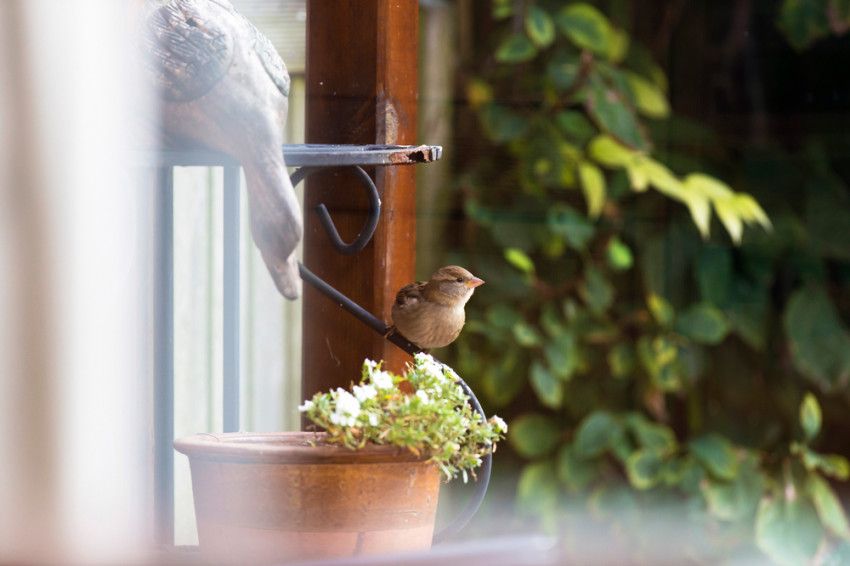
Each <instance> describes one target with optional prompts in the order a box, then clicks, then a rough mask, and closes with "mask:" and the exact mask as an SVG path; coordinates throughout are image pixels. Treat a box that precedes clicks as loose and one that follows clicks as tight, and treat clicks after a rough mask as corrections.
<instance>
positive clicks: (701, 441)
mask: <svg viewBox="0 0 850 566" xmlns="http://www.w3.org/2000/svg"><path fill="white" fill-rule="evenodd" d="M690 448H691V453H693V455H694V456H695V457H696V459H697V460H699V462H700V463H701V464H702V465H703V466H705V469H706V470H708V472H709V473H711V475H712V476H714V477H716V478H718V479H721V480H727V481H728V480H732V479H734V478H735V476H736V475H737V474H738V458H737V456H736V455H735V452H734V451H733V449H732V444H731V443H730V442H729V441H728V440H726V439H725V438H723V437H722V436H718V435H716V434H708V435H705V436H700V437H699V438H695V439H694V440H692V441H691V444H690Z"/></svg>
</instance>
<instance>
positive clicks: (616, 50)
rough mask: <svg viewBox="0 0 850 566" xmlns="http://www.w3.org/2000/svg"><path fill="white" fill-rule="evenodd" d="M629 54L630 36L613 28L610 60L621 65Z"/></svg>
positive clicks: (609, 48)
mask: <svg viewBox="0 0 850 566" xmlns="http://www.w3.org/2000/svg"><path fill="white" fill-rule="evenodd" d="M628 52H629V34H627V33H626V32H624V31H622V30H619V29H616V28H613V27H612V28H611V39H610V41H609V42H608V60H609V61H611V62H612V63H619V62H620V61H622V60H623V58H625V56H626V54H627V53H628Z"/></svg>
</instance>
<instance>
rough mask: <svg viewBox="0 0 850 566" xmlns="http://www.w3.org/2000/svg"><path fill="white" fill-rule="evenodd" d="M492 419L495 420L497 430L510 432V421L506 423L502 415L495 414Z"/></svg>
mask: <svg viewBox="0 0 850 566" xmlns="http://www.w3.org/2000/svg"><path fill="white" fill-rule="evenodd" d="M490 420H491V421H492V422H493V425H494V426H495V427H496V430H498V431H499V432H501V433H506V432H508V423H506V422H505V421H504V419H502V417H500V416H498V415H493V416H492V417H491V418H490Z"/></svg>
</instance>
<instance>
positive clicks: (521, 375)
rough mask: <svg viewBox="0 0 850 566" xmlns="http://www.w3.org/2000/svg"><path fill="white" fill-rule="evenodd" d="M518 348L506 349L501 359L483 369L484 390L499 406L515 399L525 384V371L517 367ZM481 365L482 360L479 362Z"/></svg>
mask: <svg viewBox="0 0 850 566" xmlns="http://www.w3.org/2000/svg"><path fill="white" fill-rule="evenodd" d="M517 351H518V349H517V348H515V347H514V348H511V349H508V350H506V351H505V355H504V356H503V357H502V359H500V360H495V361H494V363H492V364H487V365H486V366H485V368H484V369H483V370H481V371H482V373H483V383H484V392H485V393H486V394H487V398H488V399H490V401H491V402H492V403H493V404H494V405H495V406H497V407H503V406H505V405H507V404H508V403H510V402H511V401H513V399H514V398H515V397H516V396H517V395H518V394H519V392H520V391H522V389H523V387H524V386H525V383H526V380H525V372H524V371H522V370H520V369H518V368H517V358H518V356H517ZM478 363H479V365H480V361H479V362H478Z"/></svg>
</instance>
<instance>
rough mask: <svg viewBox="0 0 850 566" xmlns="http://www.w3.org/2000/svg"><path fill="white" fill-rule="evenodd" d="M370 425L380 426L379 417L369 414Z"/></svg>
mask: <svg viewBox="0 0 850 566" xmlns="http://www.w3.org/2000/svg"><path fill="white" fill-rule="evenodd" d="M369 424H370V425H371V426H378V415H376V414H375V413H369Z"/></svg>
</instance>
